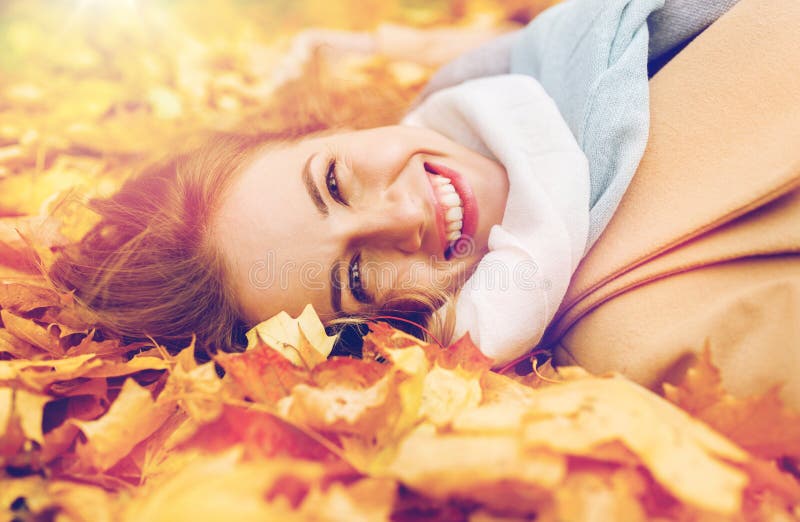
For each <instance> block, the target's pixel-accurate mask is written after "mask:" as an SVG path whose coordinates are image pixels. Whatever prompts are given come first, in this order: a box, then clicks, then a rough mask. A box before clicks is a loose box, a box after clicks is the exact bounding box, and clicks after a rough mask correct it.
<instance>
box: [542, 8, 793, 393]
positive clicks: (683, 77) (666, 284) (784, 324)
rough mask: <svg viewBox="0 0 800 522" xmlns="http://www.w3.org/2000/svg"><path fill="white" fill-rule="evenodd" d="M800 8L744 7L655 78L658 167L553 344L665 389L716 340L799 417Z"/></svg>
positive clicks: (648, 159)
mask: <svg viewBox="0 0 800 522" xmlns="http://www.w3.org/2000/svg"><path fill="white" fill-rule="evenodd" d="M798 27H800V2H797V1H786V0H742V1H741V2H740V3H739V4H738V5H736V6H735V7H734V8H733V9H732V10H731V11H730V12H729V13H727V14H726V15H724V16H723V17H722V18H720V19H719V20H718V21H717V22H716V23H714V24H713V25H712V26H711V27H710V28H709V29H708V30H707V31H706V32H704V33H703V34H701V35H700V36H699V37H698V38H697V39H696V40H695V41H694V42H692V43H691V44H690V45H689V46H688V47H687V48H686V49H685V50H684V51H683V52H681V53H680V54H679V55H678V56H677V57H676V58H675V59H674V60H673V61H672V62H670V63H669V64H668V65H667V66H666V67H665V68H664V69H662V70H661V71H660V72H659V73H658V74H657V75H656V76H655V77H654V78H653V79H652V80H651V82H650V87H651V113H652V121H651V129H650V141H649V145H648V147H647V150H646V152H645V155H644V159H643V161H642V163H641V166H640V167H639V170H638V171H637V173H636V176H635V178H634V180H633V182H632V184H631V186H630V188H629V190H628V192H627V194H626V195H625V197H624V199H623V200H622V203H621V205H620V208H619V210H618V212H617V213H616V215H615V217H614V219H613V220H612V221H611V223H610V224H609V226H608V228H607V229H606V231H605V233H604V234H603V235H602V236H601V238H600V240H599V241H598V242H597V243H596V244H595V246H594V247H593V248H592V250H591V251H590V252H589V254H588V255H587V257H586V258H585V259H584V261H583V262H582V264H581V265H580V267H579V269H578V271H577V273H576V274H575V276H574V278H573V280H572V283H571V286H570V288H569V291H568V293H567V296H566V298H565V301H564V303H563V305H562V307H561V308H560V310H559V312H558V314H557V315H556V317H555V319H554V321H553V323H552V325H551V328H550V329H549V330H548V333H547V335H546V337H545V342H544V344H545V345H550V346H554V347H555V358H556V361H557V362H559V363H562V364H569V363H578V364H580V365H583V366H585V367H586V368H588V369H589V370H591V371H594V372H606V371H619V372H622V373H623V374H625V375H628V376H630V377H631V378H633V379H635V380H636V381H639V382H641V383H643V384H645V385H647V386H651V387H657V386H658V385H659V384H660V383H661V382H662V381H663V380H664V379H668V378H669V377H670V376H671V375H675V374H677V373H678V371H679V370H680V368H681V367H682V366H683V365H685V364H686V362H687V360H689V359H691V354H693V353H699V352H701V351H702V350H703V347H704V345H705V344H706V342H708V344H709V345H710V348H711V353H712V357H713V360H714V362H715V363H716V364H717V365H718V366H720V369H721V371H722V376H723V381H724V383H725V385H726V386H727V387H728V389H729V390H730V391H732V392H733V393H735V394H738V395H746V394H752V393H758V392H762V391H765V390H766V389H768V388H769V387H771V386H774V385H775V384H778V383H781V384H782V385H783V390H782V394H783V397H784V399H785V400H787V401H788V402H789V403H791V404H792V405H793V406H794V407H795V408H797V409H800V41H798V39H797V28H798Z"/></svg>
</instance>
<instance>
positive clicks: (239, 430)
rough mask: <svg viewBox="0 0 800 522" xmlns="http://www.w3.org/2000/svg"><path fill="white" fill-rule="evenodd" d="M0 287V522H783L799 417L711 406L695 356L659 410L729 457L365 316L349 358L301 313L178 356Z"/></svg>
mask: <svg viewBox="0 0 800 522" xmlns="http://www.w3.org/2000/svg"><path fill="white" fill-rule="evenodd" d="M0 289H1V290H0V307H2V310H0V316H1V317H2V320H3V325H4V328H3V329H2V330H0V352H2V354H3V355H4V358H5V359H6V360H2V361H0V434H2V444H0V459H2V462H3V464H4V468H5V472H4V476H3V478H2V479H0V506H2V509H3V510H5V512H6V513H7V514H9V516H11V517H16V518H15V519H16V520H63V521H73V520H74V521H92V522H95V521H105V520H130V521H141V520H148V521H155V520H164V521H170V522H173V521H178V520H187V521H198V520H341V521H354V520H370V521H372V520H473V521H478V520H530V519H531V518H532V517H535V518H536V520H552V521H557V520H625V521H635V520H654V519H659V518H661V519H664V520H715V521H717V520H759V521H760V520H791V519H792V518H793V517H796V516H798V515H799V514H800V512H798V509H800V508H799V507H798V506H800V486H798V483H797V480H796V477H793V476H792V475H791V474H790V473H789V472H787V471H785V470H781V469H780V468H779V467H778V465H777V464H776V462H775V460H774V458H775V457H778V456H783V455H791V454H793V455H800V451H798V450H800V448H799V447H798V445H800V437H798V432H797V429H798V426H800V423H798V418H797V417H792V416H791V415H790V414H788V413H787V412H784V411H783V410H781V409H780V408H779V407H778V408H777V409H776V408H775V406H776V405H775V404H772V403H771V401H774V398H766V399H761V400H758V401H739V400H736V399H733V398H732V397H730V396H728V395H726V394H725V393H724V392H723V391H722V390H721V389H720V388H719V379H718V376H717V375H716V373H715V371H714V370H713V367H712V366H711V365H710V364H708V363H707V361H706V362H704V363H702V364H701V365H699V366H698V367H696V368H695V369H694V370H692V371H691V372H690V373H689V375H688V377H687V380H686V382H685V383H684V384H683V385H681V386H680V387H676V388H671V389H670V390H669V396H670V397H671V398H672V399H673V400H676V401H678V403H680V404H682V405H684V406H686V407H690V408H694V409H695V410H696V413H698V414H699V415H700V416H707V417H708V418H709V420H711V421H712V422H713V421H717V422H722V423H723V424H724V423H725V422H726V421H728V422H729V425H728V428H730V429H732V433H733V434H734V435H735V436H736V437H738V439H737V442H738V444H737V442H734V441H732V440H731V439H729V438H726V437H725V436H724V435H722V434H720V433H718V432H715V431H714V430H712V429H711V428H709V427H708V426H707V425H706V424H704V423H702V422H700V421H698V420H696V419H694V418H692V417H691V416H689V415H688V414H687V413H686V412H685V411H683V410H681V409H680V408H678V407H677V406H675V405H673V404H671V403H670V402H668V401H667V400H665V399H663V398H661V397H659V396H657V395H656V394H654V393H652V392H650V391H648V390H645V389H643V388H641V387H639V386H638V385H636V384H633V383H631V382H629V381H627V380H625V379H623V378H620V377H613V376H611V377H593V376H590V375H588V374H586V373H585V372H583V371H581V370H579V369H577V368H564V369H560V370H559V371H555V370H554V369H553V368H551V367H549V366H548V365H545V366H543V367H542V368H539V369H537V371H536V372H535V373H533V374H531V375H530V376H528V377H517V376H506V375H501V374H497V373H494V372H492V371H490V361H489V360H487V359H486V358H485V357H484V356H482V355H481V354H480V352H479V351H478V350H477V349H476V348H475V347H474V345H473V344H472V343H471V342H470V340H469V338H463V339H461V340H460V341H458V342H456V343H455V344H453V345H452V346H450V347H447V348H444V347H441V346H437V345H433V344H426V343H424V342H422V341H420V340H418V339H416V338H414V337H411V336H409V335H408V334H405V333H402V332H400V331H398V330H394V329H392V328H390V327H389V326H387V325H385V324H381V323H376V324H373V325H372V327H371V329H372V332H371V333H370V334H368V336H367V337H366V340H365V346H364V353H363V358H362V359H355V358H349V357H329V354H330V351H331V349H332V347H333V344H334V340H335V339H334V338H333V337H329V336H328V335H327V334H326V332H325V329H324V328H323V325H322V324H321V322H320V321H319V319H318V318H317V316H316V314H315V313H314V311H313V309H312V308H310V307H308V308H306V310H305V311H304V313H303V314H301V315H300V316H299V317H298V318H296V319H293V318H291V317H289V316H288V315H286V314H279V315H278V316H275V317H273V318H272V319H270V320H268V321H266V322H264V323H262V324H260V325H258V326H257V327H255V328H254V329H253V330H251V331H250V332H249V333H248V341H249V344H248V347H247V350H246V351H245V352H243V353H232V354H217V355H216V356H215V357H214V360H213V361H209V362H206V363H203V364H198V363H197V362H196V359H195V354H194V347H193V346H189V347H187V348H186V349H185V350H182V351H180V352H179V353H178V354H177V355H174V356H173V355H170V354H169V353H168V352H167V351H166V350H165V349H164V348H162V347H160V346H157V345H152V344H139V345H136V346H132V345H127V346H125V345H122V344H120V343H119V342H118V341H116V340H110V339H106V340H98V338H97V334H96V332H95V331H93V330H92V329H91V326H90V324H88V323H86V322H85V321H86V319H87V318H85V317H83V316H82V315H81V312H80V310H79V309H78V308H75V305H74V303H73V302H72V301H71V296H70V295H69V294H59V293H57V292H54V291H52V290H48V289H46V288H42V287H36V286H33V285H24V284H8V285H4V286H2V287H0ZM220 369H222V370H224V372H223V371H219V370H220ZM221 373H224V376H223V377H220V374H221ZM781 416H783V417H781ZM748 422H749V423H752V426H751V427H750V428H749V429H748V428H745V429H741V426H740V423H748ZM792 429H793V430H794V433H790V432H787V431H785V430H792ZM745 448H746V449H745ZM748 450H749V451H748ZM784 467H786V466H784ZM795 471H796V470H795Z"/></svg>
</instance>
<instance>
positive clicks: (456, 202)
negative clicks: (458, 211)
mask: <svg viewBox="0 0 800 522" xmlns="http://www.w3.org/2000/svg"><path fill="white" fill-rule="evenodd" d="M439 199H440V200H441V202H442V203H444V204H445V205H447V206H449V207H460V206H461V198H460V197H458V194H456V193H455V192H448V193H447V194H440V195H439Z"/></svg>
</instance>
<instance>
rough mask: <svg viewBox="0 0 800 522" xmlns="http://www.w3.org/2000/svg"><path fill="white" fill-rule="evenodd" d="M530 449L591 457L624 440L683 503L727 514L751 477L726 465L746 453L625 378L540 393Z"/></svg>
mask: <svg viewBox="0 0 800 522" xmlns="http://www.w3.org/2000/svg"><path fill="white" fill-rule="evenodd" d="M523 440H524V442H525V444H526V445H527V446H528V447H530V448H542V447H544V448H549V449H551V450H553V451H557V452H563V453H566V454H573V455H584V456H587V457H592V454H593V449H594V448H595V447H596V446H598V445H600V444H603V443H606V442H610V441H614V440H620V441H622V442H623V444H625V446H626V447H628V448H629V449H630V450H631V451H632V452H633V453H634V454H636V455H637V456H638V457H639V458H640V459H641V460H642V463H643V464H644V465H645V466H646V467H647V468H648V469H649V470H650V472H651V473H652V474H653V476H654V477H655V479H656V480H657V481H658V482H659V483H660V484H661V485H662V486H663V487H664V488H665V489H667V491H669V492H670V493H672V494H673V495H675V497H677V498H678V499H680V500H681V501H683V502H685V503H687V504H689V505H693V506H696V507H699V508H701V509H705V510H709V511H714V512H718V513H724V514H733V513H736V512H737V511H738V510H739V509H740V508H741V502H742V492H743V490H744V487H745V486H746V485H747V482H748V480H747V476H746V475H745V473H743V472H742V471H741V470H740V469H738V468H737V467H735V466H733V465H731V464H729V463H728V462H729V461H730V462H745V461H746V460H747V458H748V457H747V454H746V453H744V452H743V451H742V450H741V449H739V448H738V447H737V446H735V445H734V444H733V443H731V442H729V441H728V440H727V439H725V438H724V437H722V436H720V435H718V434H717V433H715V432H713V431H712V430H710V429H709V428H708V427H706V426H705V425H704V424H701V423H700V422H697V421H695V420H694V419H692V418H691V417H689V416H688V415H686V414H685V413H684V412H683V411H681V410H680V409H678V408H676V407H674V406H673V405H671V404H670V403H668V402H667V401H665V400H664V399H662V398H660V397H658V396H657V395H655V394H653V393H652V392H650V391H648V390H645V389H644V388H641V387H640V386H637V385H636V384H633V383H631V382H629V381H626V380H623V379H585V380H579V381H574V382H569V383H564V384H561V385H558V386H550V387H547V388H542V389H539V390H537V393H536V400H535V403H534V405H533V407H532V408H531V410H530V413H529V414H528V415H527V416H526V418H525V419H524V432H523Z"/></svg>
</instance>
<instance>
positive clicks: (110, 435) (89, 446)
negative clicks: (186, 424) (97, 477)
mask: <svg viewBox="0 0 800 522" xmlns="http://www.w3.org/2000/svg"><path fill="white" fill-rule="evenodd" d="M174 410H175V405H174V402H172V401H159V402H156V401H154V400H153V398H152V396H151V395H150V392H149V391H148V390H147V389H145V388H142V387H141V386H139V385H138V384H136V381H134V380H133V379H126V380H125V383H124V384H123V385H122V391H120V394H119V396H118V397H117V399H116V400H115V401H114V402H113V403H112V404H111V407H110V408H109V409H108V412H106V414H105V415H103V416H102V417H100V418H99V419H97V420H94V421H81V420H76V419H70V420H69V421H68V422H71V423H72V424H74V425H75V426H77V427H78V428H79V429H80V430H81V432H83V434H84V435H85V436H86V439H87V442H86V443H84V444H80V445H79V446H78V447H77V448H76V452H77V454H78V455H79V457H80V458H81V459H82V460H85V461H86V462H87V463H88V464H89V465H91V466H92V467H94V468H96V469H99V470H106V469H108V468H110V467H111V466H113V465H114V464H116V463H117V462H119V460H120V459H122V458H123V457H124V456H126V455H127V454H128V453H130V451H131V450H132V449H133V447H134V446H136V445H137V444H138V443H139V442H140V441H142V440H143V439H144V438H146V437H148V436H149V435H151V434H152V433H153V432H154V431H155V430H156V429H157V428H158V427H159V426H161V424H163V423H164V421H165V420H166V419H167V417H168V416H169V415H170V414H171V413H172V412H173V411H174Z"/></svg>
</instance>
